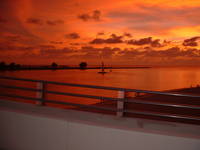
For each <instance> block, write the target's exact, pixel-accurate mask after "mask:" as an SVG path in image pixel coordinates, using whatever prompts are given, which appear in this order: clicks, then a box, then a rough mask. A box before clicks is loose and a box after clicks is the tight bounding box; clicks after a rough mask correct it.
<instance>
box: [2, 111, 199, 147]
mask: <svg viewBox="0 0 200 150" xmlns="http://www.w3.org/2000/svg"><path fill="white" fill-rule="evenodd" d="M199 149H200V139H198V138H187V137H179V136H169V135H162V134H156V133H145V132H140V131H139V130H138V131H137V130H134V129H133V130H126V129H122V128H121V129H120V128H112V127H109V126H102V125H97V124H96V123H94V124H91V123H90V124H88V121H85V122H84V121H72V120H67V119H61V118H57V117H46V116H43V115H32V114H30V113H28V114H26V113H21V112H17V111H10V110H4V109H1V110H0V150H199Z"/></svg>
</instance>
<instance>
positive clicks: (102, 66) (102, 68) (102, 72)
mask: <svg viewBox="0 0 200 150" xmlns="http://www.w3.org/2000/svg"><path fill="white" fill-rule="evenodd" d="M98 73H100V74H105V73H108V72H105V70H104V63H103V62H102V63H101V71H99V72H98Z"/></svg>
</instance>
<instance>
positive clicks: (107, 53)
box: [80, 46, 120, 59]
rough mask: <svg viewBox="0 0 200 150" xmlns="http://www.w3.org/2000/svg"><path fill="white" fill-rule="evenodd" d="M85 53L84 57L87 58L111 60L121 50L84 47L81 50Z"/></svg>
mask: <svg viewBox="0 0 200 150" xmlns="http://www.w3.org/2000/svg"><path fill="white" fill-rule="evenodd" d="M80 51H82V52H84V53H85V54H84V57H87V58H93V59H96V58H102V57H103V58H105V59H106V58H111V57H112V56H113V55H114V54H115V52H117V51H120V48H111V47H103V48H95V47H92V46H88V47H82V48H81V50H80Z"/></svg>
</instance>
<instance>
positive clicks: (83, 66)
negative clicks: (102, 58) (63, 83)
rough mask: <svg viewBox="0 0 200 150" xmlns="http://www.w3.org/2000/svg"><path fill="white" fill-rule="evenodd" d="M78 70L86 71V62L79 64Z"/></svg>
mask: <svg viewBox="0 0 200 150" xmlns="http://www.w3.org/2000/svg"><path fill="white" fill-rule="evenodd" d="M79 67H80V69H86V68H87V63H86V62H81V63H80V64H79Z"/></svg>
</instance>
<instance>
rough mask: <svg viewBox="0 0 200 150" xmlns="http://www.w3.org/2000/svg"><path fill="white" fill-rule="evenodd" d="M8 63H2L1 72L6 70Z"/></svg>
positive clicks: (0, 64)
mask: <svg viewBox="0 0 200 150" xmlns="http://www.w3.org/2000/svg"><path fill="white" fill-rule="evenodd" d="M6 67H7V66H6V63H5V62H4V61H2V62H0V70H5V69H6Z"/></svg>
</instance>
